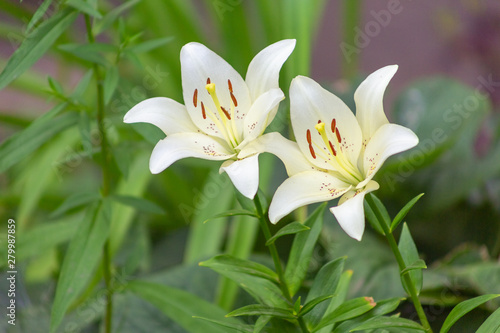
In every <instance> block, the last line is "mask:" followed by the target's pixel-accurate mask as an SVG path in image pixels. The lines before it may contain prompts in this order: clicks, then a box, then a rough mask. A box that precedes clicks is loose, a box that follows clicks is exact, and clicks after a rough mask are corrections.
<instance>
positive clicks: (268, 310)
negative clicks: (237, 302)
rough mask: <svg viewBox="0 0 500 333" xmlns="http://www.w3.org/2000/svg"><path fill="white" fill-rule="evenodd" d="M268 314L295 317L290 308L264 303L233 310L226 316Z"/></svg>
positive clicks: (285, 317) (286, 317)
mask: <svg viewBox="0 0 500 333" xmlns="http://www.w3.org/2000/svg"><path fill="white" fill-rule="evenodd" d="M261 315H268V316H273V317H278V318H284V319H294V318H295V316H294V315H293V313H292V311H291V310H290V309H282V308H276V307H273V306H268V305H262V304H251V305H247V306H244V307H241V308H239V309H236V310H234V311H231V312H230V313H228V314H227V315H226V317H238V316H261Z"/></svg>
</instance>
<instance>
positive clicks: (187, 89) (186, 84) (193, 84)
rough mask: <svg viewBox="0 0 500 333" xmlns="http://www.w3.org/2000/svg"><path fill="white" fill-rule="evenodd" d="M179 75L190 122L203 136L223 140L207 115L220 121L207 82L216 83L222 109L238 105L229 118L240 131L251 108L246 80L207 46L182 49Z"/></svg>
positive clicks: (196, 44) (190, 46) (193, 45)
mask: <svg viewBox="0 0 500 333" xmlns="http://www.w3.org/2000/svg"><path fill="white" fill-rule="evenodd" d="M181 74H182V93H183V96H184V103H185V104H186V107H187V110H188V112H189V115H190V117H191V119H192V120H193V122H194V123H195V124H196V125H197V126H198V127H199V128H200V129H201V130H202V131H203V132H204V133H206V134H209V135H213V136H217V137H220V138H223V137H224V136H223V135H222V133H221V132H220V129H219V128H218V127H217V126H215V123H214V121H213V119H211V117H210V116H208V113H210V114H212V115H213V116H214V117H215V118H216V119H217V120H218V121H219V122H222V119H221V116H220V115H219V112H218V111H217V107H216V105H215V103H214V102H213V99H212V97H211V96H210V94H209V93H208V91H207V89H206V85H207V83H208V80H210V83H214V84H215V91H216V94H217V98H218V99H219V102H220V105H221V106H222V107H224V108H225V109H226V110H228V111H229V110H231V104H233V105H234V104H237V106H236V107H235V110H234V112H235V114H233V117H232V118H233V120H234V121H235V122H236V128H237V129H239V130H240V132H241V130H242V129H243V119H244V118H245V116H246V112H247V111H248V110H249V109H250V106H251V101H250V95H249V94H248V88H247V85H246V83H245V81H244V80H243V78H242V77H241V75H240V74H239V73H238V72H237V71H236V70H234V68H233V67H231V65H229V64H228V63H227V62H226V61H225V60H224V59H222V58H221V57H220V56H218V55H217V54H216V53H214V52H213V51H211V50H210V49H208V48H207V47H206V46H204V45H202V44H200V43H194V42H192V43H188V44H186V45H185V46H183V47H182V49H181ZM231 90H232V92H231ZM235 101H236V103H235ZM202 102H203V107H202V104H201V103H202ZM203 109H204V110H205V112H204V111H203ZM239 134H240V135H241V133H239Z"/></svg>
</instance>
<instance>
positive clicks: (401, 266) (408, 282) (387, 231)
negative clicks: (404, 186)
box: [365, 195, 432, 333]
mask: <svg viewBox="0 0 500 333" xmlns="http://www.w3.org/2000/svg"><path fill="white" fill-rule="evenodd" d="M365 198H366V202H368V204H369V205H370V207H371V209H372V210H373V212H374V213H375V216H376V217H377V220H378V222H379V225H380V226H381V227H382V230H383V231H384V234H385V237H386V238H387V242H388V243H389V246H390V247H391V250H392V252H393V253H394V256H395V257H396V261H397V262H398V266H399V271H400V272H402V271H403V270H405V269H406V267H407V266H406V263H405V261H404V259H403V256H402V255H401V251H399V247H398V243H397V242H396V239H395V238H394V235H393V234H392V232H391V230H390V229H389V226H388V225H387V224H386V223H385V222H384V220H383V217H382V213H381V212H380V211H379V209H378V207H377V205H376V204H375V202H374V201H373V198H372V197H371V195H367V196H366V197H365ZM402 277H403V279H404V281H405V284H406V285H407V287H408V292H409V293H410V298H411V300H412V302H413V305H414V306H415V310H416V311H417V315H418V318H419V319H420V322H421V323H422V326H423V327H424V328H425V330H426V331H427V332H429V333H432V328H431V326H430V324H429V321H428V320H427V316H426V315H425V312H424V308H423V307H422V303H420V300H419V298H418V293H417V289H416V288H415V284H414V283H413V281H412V279H411V277H410V275H408V274H407V273H406V274H403V275H402Z"/></svg>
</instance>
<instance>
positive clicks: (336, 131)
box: [335, 128, 342, 143]
mask: <svg viewBox="0 0 500 333" xmlns="http://www.w3.org/2000/svg"><path fill="white" fill-rule="evenodd" d="M335 135H337V142H338V143H341V142H342V137H341V136H340V132H339V129H338V128H336V129H335Z"/></svg>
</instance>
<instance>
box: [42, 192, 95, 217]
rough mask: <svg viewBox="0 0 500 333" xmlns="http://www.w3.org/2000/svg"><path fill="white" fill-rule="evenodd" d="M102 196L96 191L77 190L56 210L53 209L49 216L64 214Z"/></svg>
mask: <svg viewBox="0 0 500 333" xmlns="http://www.w3.org/2000/svg"><path fill="white" fill-rule="evenodd" d="M99 198H100V196H99V194H98V193H95V192H77V193H74V194H72V195H70V196H69V197H68V198H66V200H64V201H63V203H62V204H61V205H60V206H59V207H57V209H56V210H55V211H53V212H52V213H51V214H50V215H49V217H50V218H51V219H53V218H57V217H59V216H62V215H63V214H64V213H66V212H67V211H69V210H70V209H73V208H76V207H79V206H83V205H87V204H89V203H91V202H93V201H97V200H99Z"/></svg>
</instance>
